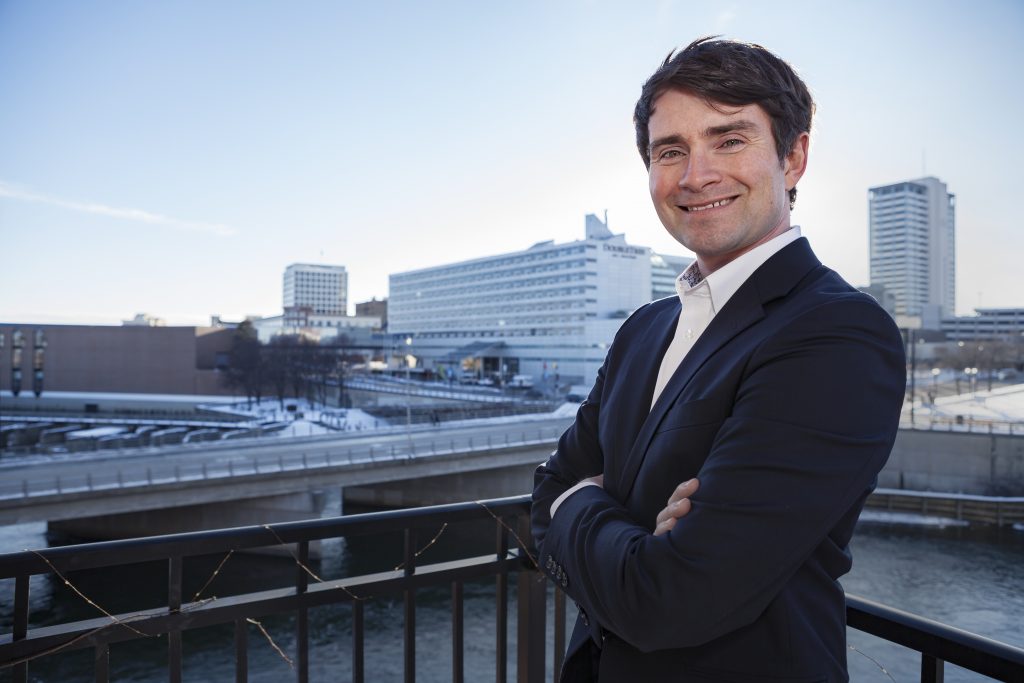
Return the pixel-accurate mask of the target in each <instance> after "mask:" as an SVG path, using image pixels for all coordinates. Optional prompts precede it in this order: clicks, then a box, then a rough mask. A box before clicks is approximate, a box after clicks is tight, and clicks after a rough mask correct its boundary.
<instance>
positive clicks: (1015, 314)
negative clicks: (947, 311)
mask: <svg viewBox="0 0 1024 683" xmlns="http://www.w3.org/2000/svg"><path fill="white" fill-rule="evenodd" d="M974 312H975V313H976V315H962V316H957V317H952V318H943V319H942V331H943V332H944V333H945V335H946V338H947V339H951V340H953V341H972V340H975V339H1000V338H1002V339H1013V340H1015V341H1018V342H1020V341H1024V339H1022V337H1024V308H976V309H974Z"/></svg>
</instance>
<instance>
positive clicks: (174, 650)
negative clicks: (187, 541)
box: [167, 555, 183, 683]
mask: <svg viewBox="0 0 1024 683" xmlns="http://www.w3.org/2000/svg"><path fill="white" fill-rule="evenodd" d="M182 569H183V567H182V558H181V556H180V555H178V556H176V557H172V558H170V559H169V561H168V563H167V611H168V612H170V613H171V614H178V613H180V612H181V578H182ZM181 656H182V655H181V631H179V630H177V629H173V630H171V631H169V632H168V634H167V668H168V672H167V673H168V678H169V679H170V681H171V683H181Z"/></svg>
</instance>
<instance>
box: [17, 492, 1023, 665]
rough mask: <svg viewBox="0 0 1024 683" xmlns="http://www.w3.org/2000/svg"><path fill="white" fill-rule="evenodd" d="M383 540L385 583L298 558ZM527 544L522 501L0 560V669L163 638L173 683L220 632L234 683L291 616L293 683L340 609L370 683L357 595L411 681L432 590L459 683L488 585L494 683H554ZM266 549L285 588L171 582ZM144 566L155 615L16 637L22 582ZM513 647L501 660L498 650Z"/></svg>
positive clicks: (902, 635)
mask: <svg viewBox="0 0 1024 683" xmlns="http://www.w3.org/2000/svg"><path fill="white" fill-rule="evenodd" d="M474 520H475V521H476V523H481V520H485V521H489V522H492V523H493V530H494V531H493V539H494V552H493V553H488V554H486V555H475V556H472V555H469V556H461V557H458V558H455V559H448V558H446V559H445V560H444V561H435V562H432V563H429V564H427V563H423V564H418V560H419V559H420V557H421V554H422V553H423V551H424V550H425V549H426V548H429V547H430V546H431V545H432V544H433V542H434V541H435V540H436V539H437V538H438V537H439V536H440V534H441V532H443V530H444V528H445V527H446V525H448V524H451V523H462V522H472V521H474ZM439 528H440V529H441V531H440V532H439V531H437V530H438V529H439ZM394 533H400V534H401V535H402V539H403V540H402V544H403V550H402V555H403V560H402V563H401V564H400V565H399V566H398V567H396V568H395V569H394V570H391V571H384V572H377V573H372V574H362V575H358V576H345V577H342V578H337V579H330V580H325V579H322V578H321V577H320V576H318V575H317V574H316V572H315V571H313V570H312V569H311V568H310V567H311V564H310V550H311V545H312V544H315V543H317V542H319V541H323V540H326V539H333V538H339V537H346V538H348V537H355V536H364V537H369V538H379V537H381V536H382V535H384V534H394ZM529 538H530V537H529V498H528V497H525V496H524V497H515V498H505V499H498V500H488V501H477V502H472V503H460V504H455V505H444V506H436V507H428V508H413V509H407V510H396V511H390V512H381V513H370V514H362V515H351V516H346V517H335V518H328V519H320V520H312V521H304V522H290V523H283V524H273V525H264V526H255V527H244V528H238V529H228V530H216V531H205V532H195V533H187V534H176V535H171V536H161V537H153V538H144V539H132V540H125V541H110V542H104V543H93V544H86V545H79V546H65V547H57V548H48V549H45V550H40V551H27V552H22V553H12V554H7V555H0V579H13V580H14V613H13V628H12V631H11V632H10V633H6V634H3V635H0V667H2V668H10V669H12V671H13V680H14V681H16V682H19V683H22V682H25V681H27V680H29V669H30V667H31V666H32V665H33V662H34V661H35V660H37V659H38V658H42V657H46V656H50V655H53V654H55V653H57V652H63V651H66V650H73V649H83V648H88V649H91V650H92V652H93V654H94V658H93V659H94V662H95V674H94V675H95V680H96V681H107V680H108V679H109V672H110V646H111V644H112V643H117V642H122V641H132V640H137V639H142V638H151V637H153V636H157V635H163V636H166V642H167V650H168V656H167V667H168V678H169V680H170V681H172V682H175V681H180V680H181V679H182V633H183V632H185V631H188V630H191V629H198V628H202V627H206V626H210V625H214V624H230V625H233V628H234V648H233V649H234V652H233V656H234V660H235V665H234V670H235V680H236V681H246V680H248V675H249V652H250V648H249V635H250V633H251V632H252V631H253V629H252V628H251V625H253V624H255V625H259V621H258V619H260V618H262V617H264V616H266V615H271V614H291V615H293V616H294V618H295V619H294V621H295V634H294V635H295V638H294V651H293V652H291V653H290V655H289V654H287V653H285V652H284V651H283V650H282V651H281V652H280V654H281V655H282V656H283V657H286V658H288V659H289V660H290V661H293V662H294V670H295V676H296V680H298V681H300V682H303V681H307V680H308V679H309V671H310V669H309V641H310V638H309V610H310V609H312V608H316V607H319V606H323V605H330V604H342V603H347V604H349V605H350V606H351V618H352V624H353V627H352V639H351V671H352V676H351V677H352V680H353V681H364V680H367V679H368V678H369V679H370V680H375V679H374V677H373V673H372V672H367V671H366V670H365V665H364V646H365V637H366V629H365V628H364V614H363V608H364V603H365V600H366V598H365V597H364V596H369V595H381V594H391V595H396V596H401V600H402V606H403V651H402V660H403V670H404V679H405V680H406V681H414V680H415V679H416V674H417V652H416V604H417V603H416V592H417V590H423V589H425V588H428V587H438V586H443V587H447V588H449V589H450V591H451V633H452V638H451V651H450V656H451V664H452V666H451V670H452V679H453V680H454V681H462V680H464V678H465V676H466V673H465V671H464V665H463V664H464V660H465V657H464V652H465V631H464V628H463V625H464V615H463V609H464V599H463V587H464V584H465V583H466V582H467V581H475V580H479V579H493V580H494V582H495V624H494V632H495V653H496V654H495V661H494V672H495V680H496V681H499V682H504V681H506V679H507V676H508V669H510V668H512V669H514V676H515V678H516V680H518V681H520V682H522V683H525V682H530V683H532V682H540V681H546V680H556V679H557V674H556V672H557V671H558V670H559V668H560V666H561V653H562V652H563V651H564V648H565V621H566V606H565V596H564V594H562V593H561V592H560V591H558V590H554V589H553V587H550V586H549V585H548V584H549V582H547V581H546V580H545V579H544V576H543V574H541V573H540V572H538V571H537V567H536V563H535V561H534V555H533V549H532V547H531V544H530V541H529ZM267 546H274V547H276V548H277V549H278V550H284V551H286V552H288V553H291V554H292V556H293V558H294V560H295V565H296V573H295V578H294V581H293V582H290V583H289V585H284V586H278V587H275V588H273V589H270V590H264V591H259V592H249V593H244V594H239V595H233V596H229V597H225V598H220V599H212V598H203V599H199V598H198V597H194V598H193V599H192V600H185V599H184V593H183V582H182V576H183V563H184V561H185V560H186V559H188V558H192V557H195V556H200V555H211V554H220V555H225V559H226V558H227V557H230V556H231V553H234V552H237V551H246V550H254V549H257V548H265V547H267ZM152 561H159V562H162V563H166V568H167V574H166V576H167V584H166V587H167V593H166V595H167V604H166V605H164V606H162V607H158V608H151V609H142V610H137V611H132V612H123V613H119V614H112V613H107V612H104V616H102V617H99V618H95V619H85V620H77V621H67V622H64V623H59V624H55V625H48V626H42V627H37V628H33V629H31V630H30V629H29V623H30V616H31V615H30V613H29V585H30V580H31V578H32V576H35V575H51V576H53V577H54V578H56V580H58V581H62V582H65V583H67V584H68V585H69V586H70V587H71V588H72V589H74V586H73V582H72V581H69V580H68V579H67V578H66V577H68V575H69V573H72V572H75V571H77V570H83V569H95V568H111V567H117V566H123V565H132V564H135V563H139V562H152ZM222 564H223V562H222ZM218 570H219V567H218ZM215 573H216V572H215ZM510 577H512V578H514V580H515V603H514V609H515V611H516V618H515V633H514V634H511V633H509V629H508V625H509V622H510V614H509V605H510V601H509V595H510V590H509V589H510V583H509V581H510ZM549 589H550V590H554V602H555V604H554V624H553V629H552V631H553V641H552V644H553V646H554V656H553V657H551V665H550V666H548V665H546V663H545V648H546V646H547V643H548V641H547V636H546V629H547V621H548V611H547V600H548V592H549ZM201 592H202V591H200V593H201ZM196 595H197V596H199V593H197V594H196ZM82 597H83V599H86V600H87V598H85V596H84V595H83V596H82ZM90 604H92V605H93V606H94V607H95V608H96V609H98V610H102V609H103V608H102V605H96V604H94V603H91V601H90ZM847 619H848V623H849V625H850V626H851V627H853V628H856V629H860V630H862V631H865V632H867V633H871V634H873V635H876V636H879V637H881V638H884V639H887V640H889V641H892V642H894V643H897V644H899V645H902V646H904V647H907V648H910V649H912V650H916V651H918V652H920V653H921V680H922V681H941V680H942V674H943V666H944V662H950V663H952V664H956V665H958V666H961V667H964V668H966V669H969V670H972V671H975V672H978V673H981V674H983V675H985V676H989V677H991V678H994V679H997V680H1004V681H1024V650H1021V649H1018V648H1014V647H1011V646H1009V645H1005V644H1002V643H997V642H995V641H991V640H988V639H986V638H982V637H980V636H977V635H974V634H970V633H967V632H964V631H960V630H958V629H954V628H951V627H949V626H946V625H943V624H940V623H936V622H933V621H929V620H927V619H923V618H921V617H917V616H914V615H910V614H907V613H904V612H900V611H898V610H894V609H891V608H888V607H886V606H883V605H879V604H876V603H872V602H870V601H867V600H864V599H862V598H857V597H855V596H847ZM260 628H261V629H262V627H261V626H260ZM512 642H514V648H513V647H512V646H510V643H512ZM275 647H276V645H275ZM512 649H514V656H515V660H514V667H510V666H508V665H509V664H512V662H509V659H508V658H509V656H510V650H512Z"/></svg>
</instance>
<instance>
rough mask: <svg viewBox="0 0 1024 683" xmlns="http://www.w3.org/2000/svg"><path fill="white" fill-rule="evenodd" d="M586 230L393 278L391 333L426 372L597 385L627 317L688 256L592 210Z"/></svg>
mask: <svg viewBox="0 0 1024 683" xmlns="http://www.w3.org/2000/svg"><path fill="white" fill-rule="evenodd" d="M585 227H586V232H585V238H584V239H583V240H578V241H575V242H569V243H562V244H556V243H554V242H553V241H548V242H540V243H538V244H535V245H533V246H532V247H530V248H529V249H525V250H523V251H517V252H512V253H506V254H498V255H496V256H487V257H484V258H478V259H473V260H470V261H462V262H459V263H449V264H446V265H442V266H436V267H433V268H424V269H421V270H414V271H408V272H404V273H395V274H393V275H391V276H390V292H389V297H390V298H389V300H388V329H389V330H390V331H391V333H392V334H394V335H396V338H400V340H401V343H403V344H406V345H408V346H409V347H410V348H409V349H407V351H408V353H411V354H412V355H414V356H416V357H417V358H419V359H421V360H422V361H423V362H424V365H425V367H426V368H428V369H435V370H438V371H440V372H444V373H448V372H452V373H456V374H458V373H466V372H469V373H472V374H476V375H478V376H479V375H485V376H486V375H505V376H506V377H507V376H509V375H514V374H519V373H522V374H529V375H532V376H533V377H534V378H535V379H537V380H540V381H543V380H544V379H551V380H556V378H557V380H556V381H558V382H559V383H562V384H566V383H580V382H582V383H589V382H593V380H594V377H595V376H596V373H597V369H598V368H599V367H600V365H601V363H602V362H603V361H604V356H605V353H606V352H607V348H608V344H609V343H610V342H611V341H612V338H613V337H614V335H615V331H616V330H617V329H618V328H619V326H620V325H621V324H622V322H623V320H624V319H625V318H626V316H628V315H629V314H630V313H631V312H632V311H633V310H634V309H636V308H637V307H638V306H640V305H642V304H645V303H647V302H648V301H650V300H651V299H652V294H653V293H655V292H657V293H658V294H657V295H658V296H664V294H663V293H662V290H666V287H665V286H664V285H663V283H661V282H660V279H669V280H674V277H675V276H676V275H678V273H679V272H680V271H681V270H682V268H685V265H686V264H688V262H689V260H687V259H682V260H679V259H675V258H672V257H668V259H667V260H666V258H661V257H658V258H655V257H657V256H658V255H656V254H652V252H651V250H650V248H648V247H641V246H633V245H629V244H627V243H626V240H625V237H624V236H623V235H621V234H618V235H617V234H613V233H612V232H611V231H610V230H608V227H607V224H606V223H605V222H604V221H602V220H601V219H600V218H598V217H597V216H594V215H592V214H591V215H588V216H587V217H586V226H585ZM677 268H678V270H676V269H677ZM673 271H674V272H673ZM655 275H657V276H658V278H660V279H659V281H658V282H655V280H656V277H655ZM666 291H667V290H666ZM672 291H673V292H674V285H673V286H672Z"/></svg>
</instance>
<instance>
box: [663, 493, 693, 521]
mask: <svg viewBox="0 0 1024 683" xmlns="http://www.w3.org/2000/svg"><path fill="white" fill-rule="evenodd" d="M689 511H690V500H689V498H684V499H683V500H678V501H676V502H674V503H669V504H668V505H667V506H666V507H664V508H663V509H662V511H661V512H659V513H658V517H657V518H656V519H655V522H656V523H657V524H658V525H659V526H660V525H661V524H662V523H664V522H667V521H668V520H670V519H671V520H672V521H673V524H674V523H675V520H676V519H678V518H680V517H682V516H684V515H685V514H686V513H688V512H689Z"/></svg>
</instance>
